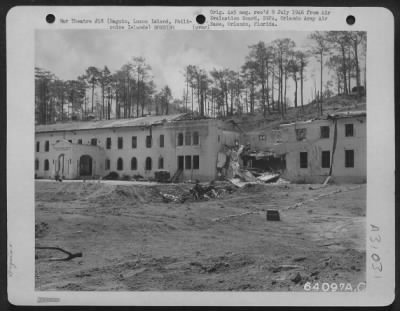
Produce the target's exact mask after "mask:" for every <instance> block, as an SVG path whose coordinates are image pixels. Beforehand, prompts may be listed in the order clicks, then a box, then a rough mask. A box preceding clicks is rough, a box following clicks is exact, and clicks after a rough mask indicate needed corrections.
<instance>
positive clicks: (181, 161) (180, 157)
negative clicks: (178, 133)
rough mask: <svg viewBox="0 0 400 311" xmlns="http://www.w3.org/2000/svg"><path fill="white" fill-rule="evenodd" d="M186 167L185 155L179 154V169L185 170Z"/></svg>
mask: <svg viewBox="0 0 400 311" xmlns="http://www.w3.org/2000/svg"><path fill="white" fill-rule="evenodd" d="M183 167H184V157H183V156H178V170H183Z"/></svg>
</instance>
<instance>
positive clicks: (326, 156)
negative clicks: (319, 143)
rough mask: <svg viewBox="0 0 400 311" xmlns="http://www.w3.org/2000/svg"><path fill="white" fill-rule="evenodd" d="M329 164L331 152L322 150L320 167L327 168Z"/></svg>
mask: <svg viewBox="0 0 400 311" xmlns="http://www.w3.org/2000/svg"><path fill="white" fill-rule="evenodd" d="M330 165H331V152H330V151H322V153H321V167H322V168H329V167H330Z"/></svg>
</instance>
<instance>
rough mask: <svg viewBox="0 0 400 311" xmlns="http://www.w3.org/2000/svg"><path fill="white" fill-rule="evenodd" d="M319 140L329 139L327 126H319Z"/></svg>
mask: <svg viewBox="0 0 400 311" xmlns="http://www.w3.org/2000/svg"><path fill="white" fill-rule="evenodd" d="M321 138H329V126H321Z"/></svg>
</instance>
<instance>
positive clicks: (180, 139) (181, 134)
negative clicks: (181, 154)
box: [178, 133, 183, 146]
mask: <svg viewBox="0 0 400 311" xmlns="http://www.w3.org/2000/svg"><path fill="white" fill-rule="evenodd" d="M178 146H183V133H179V134H178Z"/></svg>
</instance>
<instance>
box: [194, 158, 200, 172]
mask: <svg viewBox="0 0 400 311" xmlns="http://www.w3.org/2000/svg"><path fill="white" fill-rule="evenodd" d="M199 168H200V158H199V156H198V155H195V156H193V169H194V170H198V169H199Z"/></svg>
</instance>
